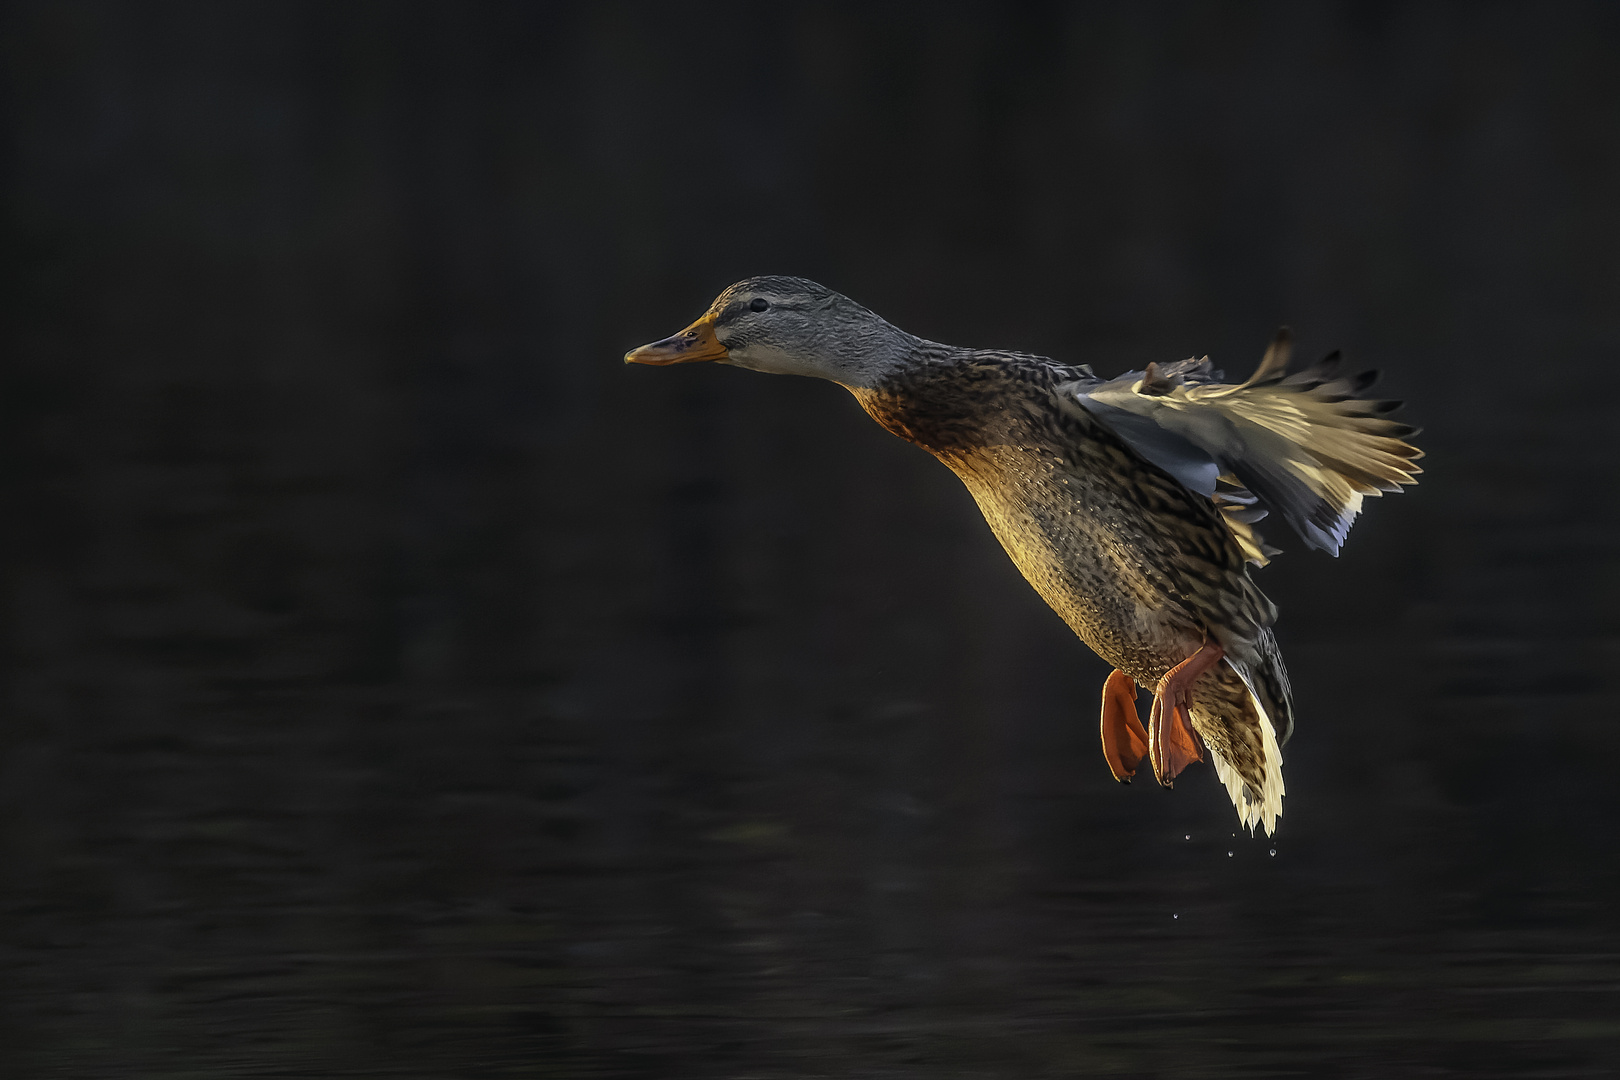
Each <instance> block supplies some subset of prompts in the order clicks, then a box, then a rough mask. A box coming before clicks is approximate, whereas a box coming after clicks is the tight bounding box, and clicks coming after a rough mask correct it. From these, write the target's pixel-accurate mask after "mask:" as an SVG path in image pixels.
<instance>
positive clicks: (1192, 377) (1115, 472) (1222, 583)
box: [626, 278, 1419, 832]
mask: <svg viewBox="0 0 1620 1080" xmlns="http://www.w3.org/2000/svg"><path fill="white" fill-rule="evenodd" d="M626 359H627V360H628V361H633V362H640V363H655V364H666V363H681V362H686V361H688V360H691V359H714V360H719V361H720V362H722V363H731V364H735V365H737V366H743V367H750V368H754V369H756V370H761V371H769V372H782V373H794V374H805V375H814V376H819V377H822V378H829V379H833V380H834V381H837V382H839V383H841V384H842V385H844V386H845V387H846V388H848V389H849V390H850V392H851V393H852V394H854V396H855V398H856V400H857V401H859V402H860V404H861V407H862V408H863V409H865V410H866V412H867V413H868V414H869V415H870V416H871V417H872V418H873V419H874V420H876V421H877V422H878V423H879V424H881V425H882V426H883V427H884V428H886V429H888V430H889V431H891V432H893V433H894V434H895V435H898V436H899V437H900V438H902V439H905V440H907V441H908V442H912V443H915V444H916V445H918V446H921V447H922V448H924V449H925V450H927V451H928V452H929V453H931V454H933V455H934V456H935V457H937V458H938V459H939V460H940V461H941V462H943V463H944V464H945V465H946V466H947V467H948V468H950V469H951V471H952V472H954V473H955V474H956V475H957V476H959V477H960V478H961V479H962V482H963V483H964V484H965V485H966V486H967V488H968V491H969V492H971V493H972V495H973V498H974V500H975V501H976V502H977V503H978V505H979V509H980V510H981V511H982V512H983V513H984V517H985V520H986V521H987V522H989V524H990V528H991V530H992V531H993V532H994V533H995V535H996V537H997V539H999V540H1000V541H1001V544H1002V546H1003V547H1004V548H1006V550H1007V553H1008V554H1009V555H1010V556H1011V557H1012V559H1013V562H1014V563H1015V564H1017V566H1018V569H1019V570H1020V571H1021V572H1022V573H1023V575H1024V577H1025V578H1027V579H1028V580H1029V582H1030V584H1031V585H1033V586H1034V587H1035V589H1036V591H1037V592H1038V593H1040V595H1041V596H1042V598H1044V599H1045V600H1046V602H1047V603H1048V604H1049V605H1051V607H1052V609H1053V610H1054V611H1056V612H1057V613H1058V615H1059V616H1061V617H1062V618H1063V620H1064V621H1065V622H1066V623H1068V625H1069V626H1070V628H1072V629H1073V630H1074V632H1075V633H1076V634H1077V635H1078V636H1079V637H1080V638H1081V639H1082V640H1083V641H1085V642H1086V644H1087V645H1089V646H1091V648H1092V649H1094V650H1095V651H1096V652H1097V654H1098V655H1099V656H1101V657H1102V658H1103V659H1104V660H1106V661H1108V662H1109V663H1110V664H1112V665H1114V667H1115V668H1116V669H1118V671H1119V672H1123V673H1124V675H1125V676H1129V679H1130V680H1134V682H1135V683H1137V684H1142V685H1144V686H1157V690H1156V694H1155V704H1154V709H1153V725H1152V726H1153V731H1152V735H1151V740H1150V741H1151V742H1152V746H1153V749H1152V750H1151V751H1150V754H1151V756H1152V757H1153V763H1154V768H1155V771H1156V773H1158V774H1159V776H1160V778H1161V781H1162V782H1165V783H1168V782H1169V780H1171V779H1173V777H1174V774H1175V772H1176V770H1177V769H1179V768H1180V766H1181V764H1184V763H1185V761H1187V760H1196V759H1197V758H1198V756H1199V755H1200V754H1201V753H1202V750H1203V749H1204V748H1207V749H1208V750H1209V751H1211V754H1210V757H1211V760H1212V763H1213V764H1214V766H1215V768H1216V771H1217V774H1218V775H1219V776H1220V778H1221V780H1222V781H1223V782H1224V783H1225V784H1226V786H1227V788H1228V790H1229V791H1230V793H1231V795H1232V798H1233V802H1234V804H1235V805H1236V806H1237V808H1238V813H1239V816H1240V818H1241V819H1242V820H1243V821H1244V823H1245V824H1248V825H1250V826H1251V828H1252V827H1255V826H1257V825H1264V827H1265V828H1266V831H1267V832H1270V831H1272V829H1273V828H1274V827H1275V824H1276V819H1277V817H1278V816H1279V815H1280V814H1281V812H1282V796H1283V782H1282V773H1281V751H1280V745H1281V743H1282V742H1283V741H1285V740H1286V739H1287V738H1288V736H1289V734H1290V733H1291V732H1292V730H1293V701H1292V698H1291V695H1290V693H1289V688H1288V676H1287V673H1286V670H1285V669H1284V667H1283V663H1282V657H1281V655H1280V654H1279V652H1278V650H1277V645H1276V641H1275V639H1274V638H1273V636H1272V633H1271V625H1272V623H1273V622H1274V620H1275V619H1276V615H1277V611H1276V608H1275V606H1273V605H1272V603H1271V602H1270V601H1269V600H1268V599H1266V597H1265V595H1264V594H1262V593H1261V592H1260V590H1259V589H1258V588H1257V587H1256V586H1255V584H1254V582H1253V581H1252V580H1251V579H1250V576H1249V565H1250V563H1263V562H1264V561H1265V558H1266V555H1267V554H1268V553H1269V552H1270V551H1271V549H1267V548H1265V546H1264V544H1263V542H1262V541H1261V540H1260V538H1259V536H1258V534H1257V533H1255V532H1254V530H1253V527H1252V526H1253V523H1254V522H1255V521H1258V520H1259V519H1260V518H1262V517H1264V515H1265V513H1266V511H1267V510H1269V509H1276V510H1278V511H1279V512H1280V513H1281V514H1282V515H1283V516H1284V517H1285V519H1286V520H1288V521H1289V523H1290V524H1291V525H1293V526H1295V528H1296V529H1298V530H1300V531H1301V533H1302V535H1304V536H1305V537H1306V539H1307V542H1309V543H1312V544H1313V545H1314V546H1320V547H1324V548H1327V549H1328V550H1331V551H1336V550H1337V546H1338V543H1339V542H1341V541H1342V539H1343V534H1344V532H1345V530H1347V529H1348V528H1349V522H1350V520H1351V519H1352V518H1353V517H1354V515H1355V513H1356V512H1357V511H1358V510H1359V508H1360V501H1361V496H1362V495H1363V494H1377V493H1378V492H1379V491H1380V490H1394V489H1395V488H1396V487H1397V486H1398V485H1399V484H1404V483H1411V482H1412V476H1413V475H1414V474H1415V473H1416V472H1417V471H1418V470H1417V468H1416V466H1415V464H1414V463H1413V462H1414V460H1415V458H1416V457H1417V456H1419V455H1418V452H1417V451H1416V450H1415V449H1413V448H1412V447H1410V446H1409V445H1407V444H1406V443H1404V442H1402V441H1401V436H1402V435H1404V434H1407V433H1409V432H1410V430H1411V429H1408V428H1404V427H1401V426H1400V425H1396V424H1393V423H1392V422H1390V421H1387V420H1384V419H1382V418H1381V414H1382V413H1383V412H1385V411H1387V409H1388V407H1389V406H1388V404H1387V403H1377V402H1366V401H1362V400H1360V399H1359V392H1360V391H1361V390H1363V389H1365V382H1364V381H1363V382H1359V383H1352V382H1349V381H1346V380H1342V379H1339V378H1338V376H1337V373H1336V369H1334V368H1332V367H1331V365H1330V366H1325V367H1324V366H1319V367H1318V368H1315V369H1311V371H1310V372H1307V373H1303V374H1302V375H1300V376H1295V377H1294V378H1293V379H1291V380H1290V379H1285V378H1284V372H1285V369H1286V367H1287V360H1288V356H1287V341H1286V339H1284V338H1282V337H1279V339H1278V342H1277V343H1274V345H1273V348H1272V350H1271V351H1270V352H1268V353H1267V356H1266V358H1265V360H1264V361H1263V363H1262V365H1261V367H1260V370H1259V371H1257V373H1256V375H1255V377H1254V378H1253V379H1251V380H1250V381H1249V382H1248V383H1244V384H1242V385H1241V386H1228V385H1226V384H1221V383H1219V382H1218V381H1217V380H1218V378H1219V375H1218V373H1216V372H1214V371H1213V369H1211V368H1210V366H1209V365H1208V363H1207V361H1206V362H1197V361H1184V362H1180V363H1176V364H1167V365H1152V366H1150V367H1149V369H1148V371H1147V372H1146V374H1145V375H1143V374H1141V373H1137V374H1136V375H1132V376H1124V377H1121V378H1120V379H1116V380H1113V381H1112V382H1106V383H1105V382H1104V381H1103V380H1100V379H1097V378H1096V377H1095V376H1094V375H1092V373H1091V371H1090V369H1089V368H1087V367H1083V366H1069V365H1064V364H1059V363H1056V362H1054V361H1052V360H1048V359H1046V358H1043V357H1037V356H1029V355H1025V354H1021V353H1011V352H997V351H991V350H975V349H960V348H954V347H952V346H947V345H941V344H938V343H936V342H929V341H924V340H922V339H920V338H916V337H913V336H912V335H910V334H906V333H905V332H903V331H900V330H898V329H897V328H895V327H893V326H891V325H890V324H888V323H886V322H884V321H883V320H882V319H880V318H878V317H877V316H876V315H873V314H872V313H871V312H869V311H867V310H866V309H865V308H862V307H860V306H859V305H858V304H855V303H854V302H852V301H850V300H848V299H847V298H846V297H843V296H840V295H839V294H837V293H834V292H832V291H831V290H828V289H825V288H823V287H822V286H819V285H816V284H815V283H813V282H808V281H804V280H803V279H798V278H753V279H749V280H748V281H744V282H739V283H738V284H737V285H734V286H732V287H731V288H730V289H728V290H726V291H725V292H724V293H722V294H721V295H720V297H719V298H718V299H717V300H716V301H715V302H714V304H713V305H712V306H711V307H710V309H709V311H708V313H706V314H705V315H704V317H703V318H702V319H699V320H698V322H696V323H694V324H693V325H692V327H690V328H689V329H688V330H687V331H685V332H684V333H683V334H681V335H677V336H676V337H673V338H668V339H665V340H664V341H661V342H656V343H654V344H652V345H648V346H643V347H642V348H641V349H638V350H635V351H633V352H632V353H630V354H629V355H628V356H627V357H626ZM1245 485H1247V486H1245ZM1251 489H1252V490H1251ZM1184 662H1186V663H1185V664H1184ZM1132 689H1133V688H1132V687H1131V685H1130V683H1128V682H1125V681H1124V680H1123V679H1122V678H1120V677H1116V678H1115V679H1112V680H1110V692H1111V693H1113V694H1114V695H1116V697H1115V701H1114V703H1113V705H1112V706H1111V707H1110V706H1107V705H1105V709H1104V743H1105V749H1106V750H1107V752H1108V754H1109V755H1110V767H1111V768H1114V769H1115V772H1116V775H1119V776H1121V778H1122V779H1128V778H1129V776H1130V775H1131V773H1132V772H1133V771H1134V766H1135V763H1134V762H1132V761H1130V760H1128V759H1129V758H1130V757H1131V756H1132V755H1133V754H1134V755H1138V756H1139V754H1140V753H1141V752H1142V751H1141V747H1142V746H1144V745H1147V742H1145V741H1144V740H1143V739H1139V738H1137V736H1136V735H1131V734H1130V733H1129V732H1125V731H1124V728H1125V727H1130V728H1132V729H1133V730H1135V731H1137V732H1138V733H1139V734H1144V735H1145V734H1146V733H1145V732H1142V730H1141V725H1140V720H1139V718H1138V717H1137V716H1136V714H1135V713H1134V709H1133V708H1132V707H1131V706H1130V704H1129V698H1130V696H1131V692H1132ZM1180 701H1184V703H1185V707H1184V708H1181V709H1178V708H1177V704H1178V702H1180ZM1161 706H1162V708H1161ZM1110 716H1112V717H1113V721H1114V723H1115V725H1116V728H1118V731H1117V732H1116V735H1118V738H1117V739H1115V740H1114V741H1111V740H1110ZM1161 719H1162V724H1161ZM1188 723H1190V726H1191V732H1195V733H1196V737H1194V736H1193V735H1192V734H1191V733H1186V734H1185V735H1183V736H1182V738H1181V742H1180V743H1179V746H1180V750H1179V751H1177V750H1173V749H1160V738H1161V735H1162V736H1163V737H1164V743H1163V745H1164V746H1165V747H1171V745H1172V743H1174V742H1175V736H1176V735H1177V732H1178V731H1180V732H1185V731H1186V728H1185V725H1186V724H1188ZM1121 740H1123V741H1121ZM1200 740H1201V743H1202V746H1200V745H1199V743H1200Z"/></svg>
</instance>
